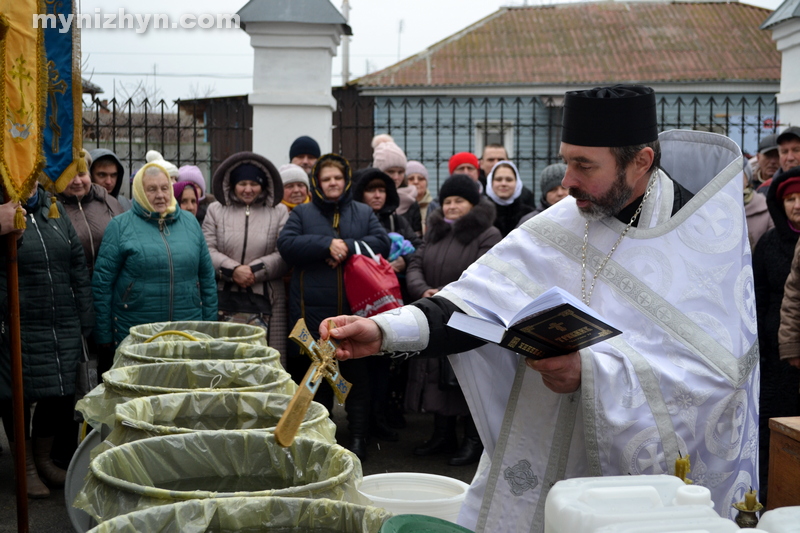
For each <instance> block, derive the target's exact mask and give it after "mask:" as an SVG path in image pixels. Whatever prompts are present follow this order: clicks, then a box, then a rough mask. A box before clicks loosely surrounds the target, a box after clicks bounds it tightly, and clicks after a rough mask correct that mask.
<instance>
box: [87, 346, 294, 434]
mask: <svg viewBox="0 0 800 533" xmlns="http://www.w3.org/2000/svg"><path fill="white" fill-rule="evenodd" d="M229 389H233V390H241V391H261V392H278V393H281V394H293V393H294V391H295V390H297V385H296V384H295V382H294V381H292V378H291V376H290V375H289V374H288V373H287V372H286V371H285V370H283V369H281V368H277V367H274V366H269V365H252V364H247V363H237V362H232V361H176V362H172V363H155V364H150V365H136V366H127V367H124V368H115V369H113V370H109V371H108V372H106V373H104V374H103V383H102V384H101V385H98V386H97V387H95V388H94V389H93V390H92V391H90V392H89V394H87V395H86V396H84V397H83V399H81V400H80V401H79V402H78V403H77V405H76V406H75V409H77V410H78V411H80V412H81V413H82V414H83V417H84V420H86V421H87V422H88V423H89V424H91V425H92V426H95V427H96V426H98V425H99V424H106V425H108V426H111V427H113V425H114V409H115V407H116V406H117V405H118V404H121V403H124V402H127V401H128V400H132V399H134V398H141V397H143V396H154V395H157V394H167V393H170V392H186V391H188V390H197V391H199V390H215V391H224V390H229Z"/></svg>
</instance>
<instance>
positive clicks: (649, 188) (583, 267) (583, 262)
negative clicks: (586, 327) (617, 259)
mask: <svg viewBox="0 0 800 533" xmlns="http://www.w3.org/2000/svg"><path fill="white" fill-rule="evenodd" d="M655 182H656V180H655V173H653V176H651V177H650V183H649V184H648V185H647V190H646V191H645V192H644V196H643V197H642V202H641V203H640V204H639V207H637V208H636V212H635V213H634V214H633V216H632V217H631V221H630V222H628V225H627V226H625V229H624V230H622V233H620V235H619V238H618V239H617V242H615V243H614V246H612V247H611V251H610V252H608V255H607V256H606V257H605V259H603V262H602V263H600V266H599V267H598V268H597V270H596V271H595V273H594V276H592V285H591V286H590V287H589V292H588V294H587V292H586V248H587V247H588V246H589V220H586V229H585V230H584V232H583V246H582V247H581V299H582V300H583V303H585V304H586V305H589V301H590V300H591V299H592V293H593V292H594V284H595V283H596V282H597V278H598V277H600V273H601V272H602V271H603V269H604V268H605V267H606V263H608V260H609V259H611V255H612V254H613V253H614V251H615V250H616V249H617V246H619V243H621V242H622V239H623V238H624V237H625V235H627V233H628V230H630V229H631V226H633V223H634V222H635V221H636V217H638V216H639V213H641V212H642V207H644V203H645V201H647V197H648V196H650V191H652V190H653V185H654V184H655Z"/></svg>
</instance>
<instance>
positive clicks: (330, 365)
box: [275, 318, 350, 447]
mask: <svg viewBox="0 0 800 533" xmlns="http://www.w3.org/2000/svg"><path fill="white" fill-rule="evenodd" d="M333 327H334V326H333V324H331V329H333ZM289 338H290V339H292V340H293V341H294V342H296V343H297V344H299V345H300V347H301V348H302V350H303V351H304V352H306V353H307V354H308V356H309V357H310V358H311V366H310V367H308V372H306V375H305V377H303V381H302V382H301V383H299V387H298V389H297V391H295V393H294V396H292V399H291V401H290V402H289V405H288V406H287V407H286V411H284V413H283V416H281V419H280V421H279V422H278V425H277V426H276V427H275V441H276V442H277V443H278V444H279V445H281V446H284V447H286V446H291V444H292V442H294V438H295V436H296V435H297V430H298V429H300V424H301V423H302V422H303V418H304V417H305V415H306V412H308V408H309V406H310V405H311V401H312V400H313V399H314V394H316V392H317V389H318V388H319V384H320V383H322V379H323V378H325V379H326V380H327V381H328V383H329V384H330V386H331V388H332V389H333V394H334V395H335V396H336V400H337V401H338V402H339V403H340V404H341V403H344V401H345V399H347V394H348V393H349V392H350V383H348V382H347V380H345V379H344V378H343V377H342V374H341V373H340V372H339V362H338V361H337V360H336V357H335V355H336V348H337V347H338V343H337V342H336V341H335V340H333V339H332V338H330V337H328V340H327V341H321V340H316V341H315V340H314V337H313V336H312V335H311V332H309V331H308V328H307V327H306V321H305V320H304V319H302V318H301V319H300V320H298V321H297V324H295V325H294V328H293V329H292V332H291V333H290V334H289Z"/></svg>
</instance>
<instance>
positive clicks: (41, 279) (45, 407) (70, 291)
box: [0, 187, 94, 498]
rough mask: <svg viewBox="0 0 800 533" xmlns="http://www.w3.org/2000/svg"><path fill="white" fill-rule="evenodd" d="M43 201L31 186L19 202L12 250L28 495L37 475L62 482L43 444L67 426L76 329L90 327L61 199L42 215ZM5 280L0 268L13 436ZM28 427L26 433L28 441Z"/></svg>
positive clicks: (77, 250)
mask: <svg viewBox="0 0 800 533" xmlns="http://www.w3.org/2000/svg"><path fill="white" fill-rule="evenodd" d="M50 203H51V199H50V198H48V197H47V193H45V191H44V189H42V188H41V187H37V188H36V189H34V192H33V194H32V195H31V197H30V199H29V200H28V202H27V204H26V205H24V206H23V207H24V208H25V210H26V211H27V215H26V217H25V221H26V224H27V229H26V231H25V236H24V242H23V244H22V245H21V246H20V247H19V251H18V271H19V297H20V327H21V334H22V378H23V389H24V394H25V405H26V409H25V418H26V423H25V428H26V435H25V444H26V448H27V453H26V457H27V464H26V472H27V478H28V495H29V496H31V497H33V498H44V497H47V496H49V494H50V491H49V490H48V488H47V487H46V486H45V485H44V484H43V483H42V479H44V481H45V482H46V483H47V484H48V485H50V486H52V487H58V486H63V485H64V480H65V478H66V472H65V471H64V470H63V469H61V468H58V467H57V466H56V465H55V464H53V462H52V459H51V450H52V448H53V440H54V438H55V437H56V436H57V435H63V434H68V433H69V430H70V425H71V424H73V418H72V413H73V409H74V405H73V401H74V396H75V374H76V369H77V366H78V361H79V359H80V357H81V354H82V345H83V343H82V340H81V335H82V334H83V335H88V334H89V333H90V332H91V330H92V326H93V325H94V312H93V309H92V292H91V286H90V283H89V271H88V270H87V268H86V258H85V256H84V253H83V245H82V244H81V241H80V239H78V235H77V234H76V233H75V229H74V228H73V227H72V223H71V222H70V219H69V217H67V215H66V212H65V211H64V209H63V208H62V206H61V205H58V207H57V211H58V214H59V217H58V218H55V217H54V218H50V216H49V215H50ZM6 284H7V280H6V269H5V268H2V269H0V298H2V307H1V308H0V309H2V311H0V312H2V323H0V338H1V339H0V416H2V417H3V426H4V429H5V432H6V435H7V436H8V437H9V439H13V438H14V430H13V417H14V414H13V409H12V406H11V371H10V364H11V358H10V353H9V342H10V339H9V322H8V294H7V289H6ZM34 402H35V403H36V408H35V410H34V413H33V424H32V430H29V428H31V424H30V420H29V419H28V417H29V416H30V406H31V405H32V404H33V403H34ZM28 431H31V432H32V434H33V438H32V439H31V435H30V434H28ZM12 449H13V447H12ZM40 476H41V477H40Z"/></svg>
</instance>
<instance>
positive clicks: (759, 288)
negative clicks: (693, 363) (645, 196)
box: [0, 128, 800, 497]
mask: <svg viewBox="0 0 800 533" xmlns="http://www.w3.org/2000/svg"><path fill="white" fill-rule="evenodd" d="M84 157H85V159H86V167H87V171H86V172H83V173H79V174H78V175H76V176H75V178H74V179H73V180H72V181H71V182H70V183H69V184H68V185H67V187H66V188H65V189H64V191H63V192H61V193H59V194H58V195H56V196H55V197H51V196H50V195H48V193H47V192H45V190H44V189H43V188H42V187H38V188H37V189H35V190H34V191H33V193H32V195H31V197H30V199H29V200H28V201H27V203H26V204H25V205H23V206H22V207H23V208H24V210H25V213H26V219H27V222H28V224H27V229H26V230H25V232H24V234H21V232H17V237H18V242H19V243H20V246H19V271H20V297H21V300H22V302H23V305H22V307H21V309H22V312H21V324H22V351H23V360H24V370H23V373H24V390H25V401H26V406H28V407H29V408H28V409H26V410H25V412H26V416H27V415H28V414H30V413H31V411H33V416H32V420H27V419H26V424H25V426H26V428H27V434H26V446H27V447H28V448H29V453H28V457H29V464H28V465H26V467H27V473H28V492H29V495H30V496H31V497H46V496H47V495H48V494H49V489H48V487H58V486H62V485H63V484H64V478H65V474H66V472H65V469H66V467H67V465H68V464H69V460H70V458H71V455H72V454H73V453H74V451H75V447H76V443H77V441H76V436H77V427H76V425H75V424H74V423H73V422H72V420H73V416H72V410H73V408H74V392H75V378H76V374H75V370H76V367H77V363H78V361H79V360H80V359H81V358H82V357H83V356H84V354H88V355H89V356H90V357H95V358H97V360H98V369H99V372H101V373H102V372H103V371H105V370H108V369H109V368H110V367H111V365H112V363H113V357H114V351H115V348H116V346H117V345H118V344H119V343H120V342H121V341H122V339H124V338H125V337H126V336H127V334H128V331H129V329H130V328H131V327H132V326H135V325H138V324H143V323H150V322H161V321H172V320H181V321H186V320H189V321H191V320H220V321H233V322H239V323H247V324H252V325H257V326H259V327H262V328H263V329H264V330H265V332H266V335H267V341H268V344H269V345H270V346H272V347H274V348H275V349H276V350H278V351H279V352H280V354H281V361H282V363H283V364H284V366H285V368H286V369H287V371H288V372H289V373H290V374H291V375H292V377H293V379H295V381H300V380H301V379H302V377H303V375H304V374H305V372H306V370H307V368H308V364H309V360H308V357H307V356H306V355H304V354H302V353H301V352H300V350H299V347H298V346H297V345H295V344H294V343H290V342H287V334H288V330H289V329H290V328H291V326H292V325H293V324H294V323H295V322H296V321H297V320H298V319H300V318H303V319H305V321H306V324H307V325H308V327H309V328H310V329H311V331H317V330H319V328H320V325H321V323H322V322H323V321H324V320H325V319H326V318H328V317H331V316H340V315H350V314H352V312H351V307H350V303H349V302H348V299H347V295H346V291H345V287H344V281H343V270H344V265H345V264H346V262H347V261H348V259H349V258H350V257H351V256H352V255H353V254H354V253H356V246H355V244H356V242H359V243H366V244H367V245H368V246H369V248H370V249H371V250H372V251H374V252H375V253H376V254H380V255H382V256H383V257H385V258H386V259H387V260H388V261H389V264H390V265H391V268H392V270H393V272H394V273H395V275H396V277H397V278H398V282H399V285H400V288H401V292H402V296H403V300H404V301H405V302H406V303H410V302H414V301H417V300H419V299H421V298H429V297H431V296H433V295H436V294H437V293H439V292H440V291H442V289H443V288H444V287H445V286H447V285H448V284H450V283H452V282H455V281H457V280H459V278H461V277H462V274H463V273H464V272H465V270H466V269H467V268H468V267H469V266H470V265H471V264H473V263H475V262H476V261H477V260H479V259H480V258H481V257H482V256H484V254H486V253H487V252H489V250H491V249H492V248H493V247H495V245H497V244H498V243H500V242H501V241H502V240H503V239H504V238H505V237H506V236H508V235H509V234H510V233H512V231H513V230H514V229H515V228H518V227H520V226H521V225H523V224H526V223H527V221H529V220H530V219H532V218H533V217H536V216H537V215H539V214H541V213H543V212H544V211H546V210H548V209H549V208H551V207H553V206H555V205H556V204H558V202H559V201H560V200H562V199H563V198H564V197H566V196H567V194H569V193H570V192H572V193H575V191H576V189H574V188H572V189H571V188H569V184H568V183H566V181H567V180H566V179H565V176H566V174H567V172H568V165H567V164H564V163H557V164H553V165H550V166H548V167H546V168H545V169H544V170H543V171H542V172H541V174H540V176H539V179H538V183H539V190H538V201H537V200H536V199H535V198H536V195H534V194H533V192H532V191H531V190H529V189H528V188H527V187H525V186H524V184H523V180H522V176H521V175H520V172H519V170H518V168H517V166H516V165H515V164H514V163H513V162H512V161H511V160H510V157H509V154H508V152H507V151H506V149H505V148H504V147H503V146H501V145H494V144H490V145H487V146H486V147H485V148H484V149H483V152H482V154H481V157H480V158H479V157H477V156H476V155H475V154H472V153H469V152H460V153H456V154H454V155H453V156H452V157H451V158H450V159H449V161H448V170H449V174H450V176H449V177H448V178H447V179H446V180H445V181H444V182H443V183H442V185H441V187H440V189H439V190H432V189H431V188H430V186H429V176H430V174H429V171H428V168H426V166H425V165H424V164H423V163H421V162H419V161H409V160H408V159H407V157H406V154H405V152H404V151H403V149H402V148H401V147H400V146H398V144H397V143H395V141H394V140H393V139H392V138H391V137H390V136H388V135H378V136H376V137H375V138H374V140H373V161H372V164H371V166H369V167H368V168H363V169H359V170H355V169H352V168H351V165H350V163H349V162H348V161H347V160H346V159H345V158H344V157H342V156H340V155H338V154H326V155H323V154H322V153H321V150H320V147H319V145H318V143H317V142H316V141H315V140H314V139H312V138H310V137H300V138H298V139H297V140H295V141H294V143H293V144H292V145H291V148H290V153H289V158H288V163H286V164H283V165H281V166H280V167H279V168H278V167H276V165H275V164H273V162H271V161H269V160H267V159H266V158H265V157H263V156H261V155H259V154H255V153H250V152H242V153H237V154H234V155H232V156H230V157H229V158H228V159H226V160H225V161H224V162H222V163H221V164H220V165H219V166H218V168H217V169H216V171H215V173H214V175H213V176H212V177H211V180H210V184H211V190H210V191H208V190H207V180H206V177H205V176H204V175H203V173H202V172H201V170H200V169H199V168H198V167H196V166H193V165H185V166H182V167H180V168H177V167H176V166H175V165H173V164H171V163H170V162H168V161H166V160H165V159H164V158H163V157H162V155H161V154H159V153H158V152H155V151H151V152H148V154H147V156H146V163H145V164H144V165H143V166H142V167H141V168H140V169H139V170H138V171H137V172H136V173H135V175H134V176H133V178H132V179H131V180H127V179H126V174H125V168H124V166H123V165H122V163H121V161H120V159H119V158H118V157H117V156H116V155H115V154H114V153H113V152H111V151H110V150H105V149H97V150H92V151H90V152H85V153H84ZM567 163H569V161H567ZM743 176H744V178H743V180H744V182H743V183H744V198H743V205H744V210H745V213H746V217H747V231H748V237H749V242H750V245H751V247H752V254H753V255H752V265H753V276H754V283H755V297H756V305H757V318H758V320H757V323H758V339H759V342H760V345H761V400H760V410H761V424H760V435H759V437H760V476H761V488H762V497H766V494H765V493H764V491H765V489H766V482H765V480H766V474H767V464H768V463H767V462H768V442H769V430H768V425H767V419H768V418H769V417H773V416H793V415H797V414H800V395H799V394H798V388H799V387H800V370H799V369H798V368H796V367H800V365H799V364H798V363H797V362H798V361H799V360H800V326H798V324H800V322H799V321H798V319H799V318H800V260H798V259H797V255H796V253H795V248H796V243H797V241H798V235H800V129H799V128H789V129H787V130H786V131H784V132H783V133H781V134H780V135H770V136H767V137H765V138H764V139H763V140H762V141H761V143H760V145H759V147H758V154H757V155H756V157H754V158H753V159H752V160H751V161H749V162H748V163H747V164H746V165H745V172H744V173H743ZM128 182H130V184H131V186H130V189H131V195H130V196H131V199H128V197H127V195H123V194H121V190H122V186H123V184H125V183H128ZM676 191H678V189H676ZM212 193H213V194H212ZM678 193H679V191H678V192H676V198H678ZM573 196H580V194H579V193H578V194H577V195H576V194H573ZM587 198H588V197H587ZM687 198H688V197H687ZM579 200H581V198H579ZM581 201H585V200H581ZM683 203H685V202H682V203H681V205H683ZM15 208H16V205H14V204H10V203H7V204H3V205H2V206H0V228H2V232H3V233H8V232H10V231H12V229H11V228H13V214H14V209H15ZM54 210H55V211H56V212H58V213H59V214H60V215H61V216H60V217H56V216H53V211H54ZM637 214H638V212H637ZM635 216H636V215H634V218H635ZM628 218H630V216H628ZM587 224H588V223H587ZM587 231H588V225H587ZM618 244H619V243H618ZM584 246H585V244H584ZM612 251H613V250H612ZM0 278H1V279H0V292H2V293H3V294H2V296H3V298H5V296H6V295H5V291H6V283H5V270H4V269H3V270H2V272H0ZM787 280H788V281H787ZM592 286H594V283H592ZM785 288H786V289H785ZM8 334H9V333H8V327H7V324H6V322H5V321H4V322H3V327H2V328H0V336H1V337H2V341H3V342H2V347H0V350H2V357H3V359H2V363H1V364H0V415H1V416H2V419H3V424H4V428H5V431H6V434H7V435H9V436H12V435H13V429H12V428H13V426H12V422H13V412H12V409H11V400H10V397H11V393H10V373H9V366H8V361H9V356H8V351H9V347H8ZM341 371H342V374H343V376H344V377H345V379H347V380H348V381H350V382H351V383H352V384H353V388H352V390H351V393H350V395H349V397H348V399H347V402H346V404H345V409H346V412H347V422H348V428H349V434H350V437H351V440H350V441H349V442H347V443H345V445H346V446H347V447H348V448H350V449H351V450H352V451H353V452H354V453H356V454H357V455H358V456H359V457H360V458H361V459H362V460H367V456H368V452H367V450H368V442H369V440H370V439H382V440H391V441H396V440H398V439H400V438H402V429H403V428H404V427H405V424H406V420H405V417H404V413H407V412H425V413H429V414H430V416H432V417H433V420H434V432H433V434H432V435H431V436H430V438H429V439H428V440H426V441H425V442H420V443H411V444H413V445H414V447H413V453H414V454H416V455H420V456H426V455H433V454H442V455H444V456H445V457H446V458H447V460H448V462H449V464H451V465H454V466H458V465H470V464H474V463H476V462H478V460H479V459H480V457H481V455H482V453H483V451H484V443H483V441H482V439H481V436H480V432H479V424H476V420H474V419H473V415H471V414H470V408H469V403H470V402H469V398H468V397H465V394H464V391H463V390H462V388H461V386H460V385H459V381H458V380H457V379H456V372H455V371H454V368H453V366H452V364H451V362H450V360H449V359H448V358H446V357H434V358H410V359H409V360H406V359H403V358H381V357H371V358H358V359H349V360H345V361H342V363H341ZM316 400H317V401H318V402H320V403H322V404H323V405H325V406H326V407H327V408H328V409H331V408H332V406H333V392H332V390H331V389H330V387H329V386H328V385H327V383H325V382H323V384H322V386H321V388H320V389H319V391H318V393H317V395H316ZM33 405H35V409H33V410H31V409H30V407H31V406H33ZM459 425H460V426H463V436H461V437H460V438H459V436H458V435H457V427H459Z"/></svg>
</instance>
